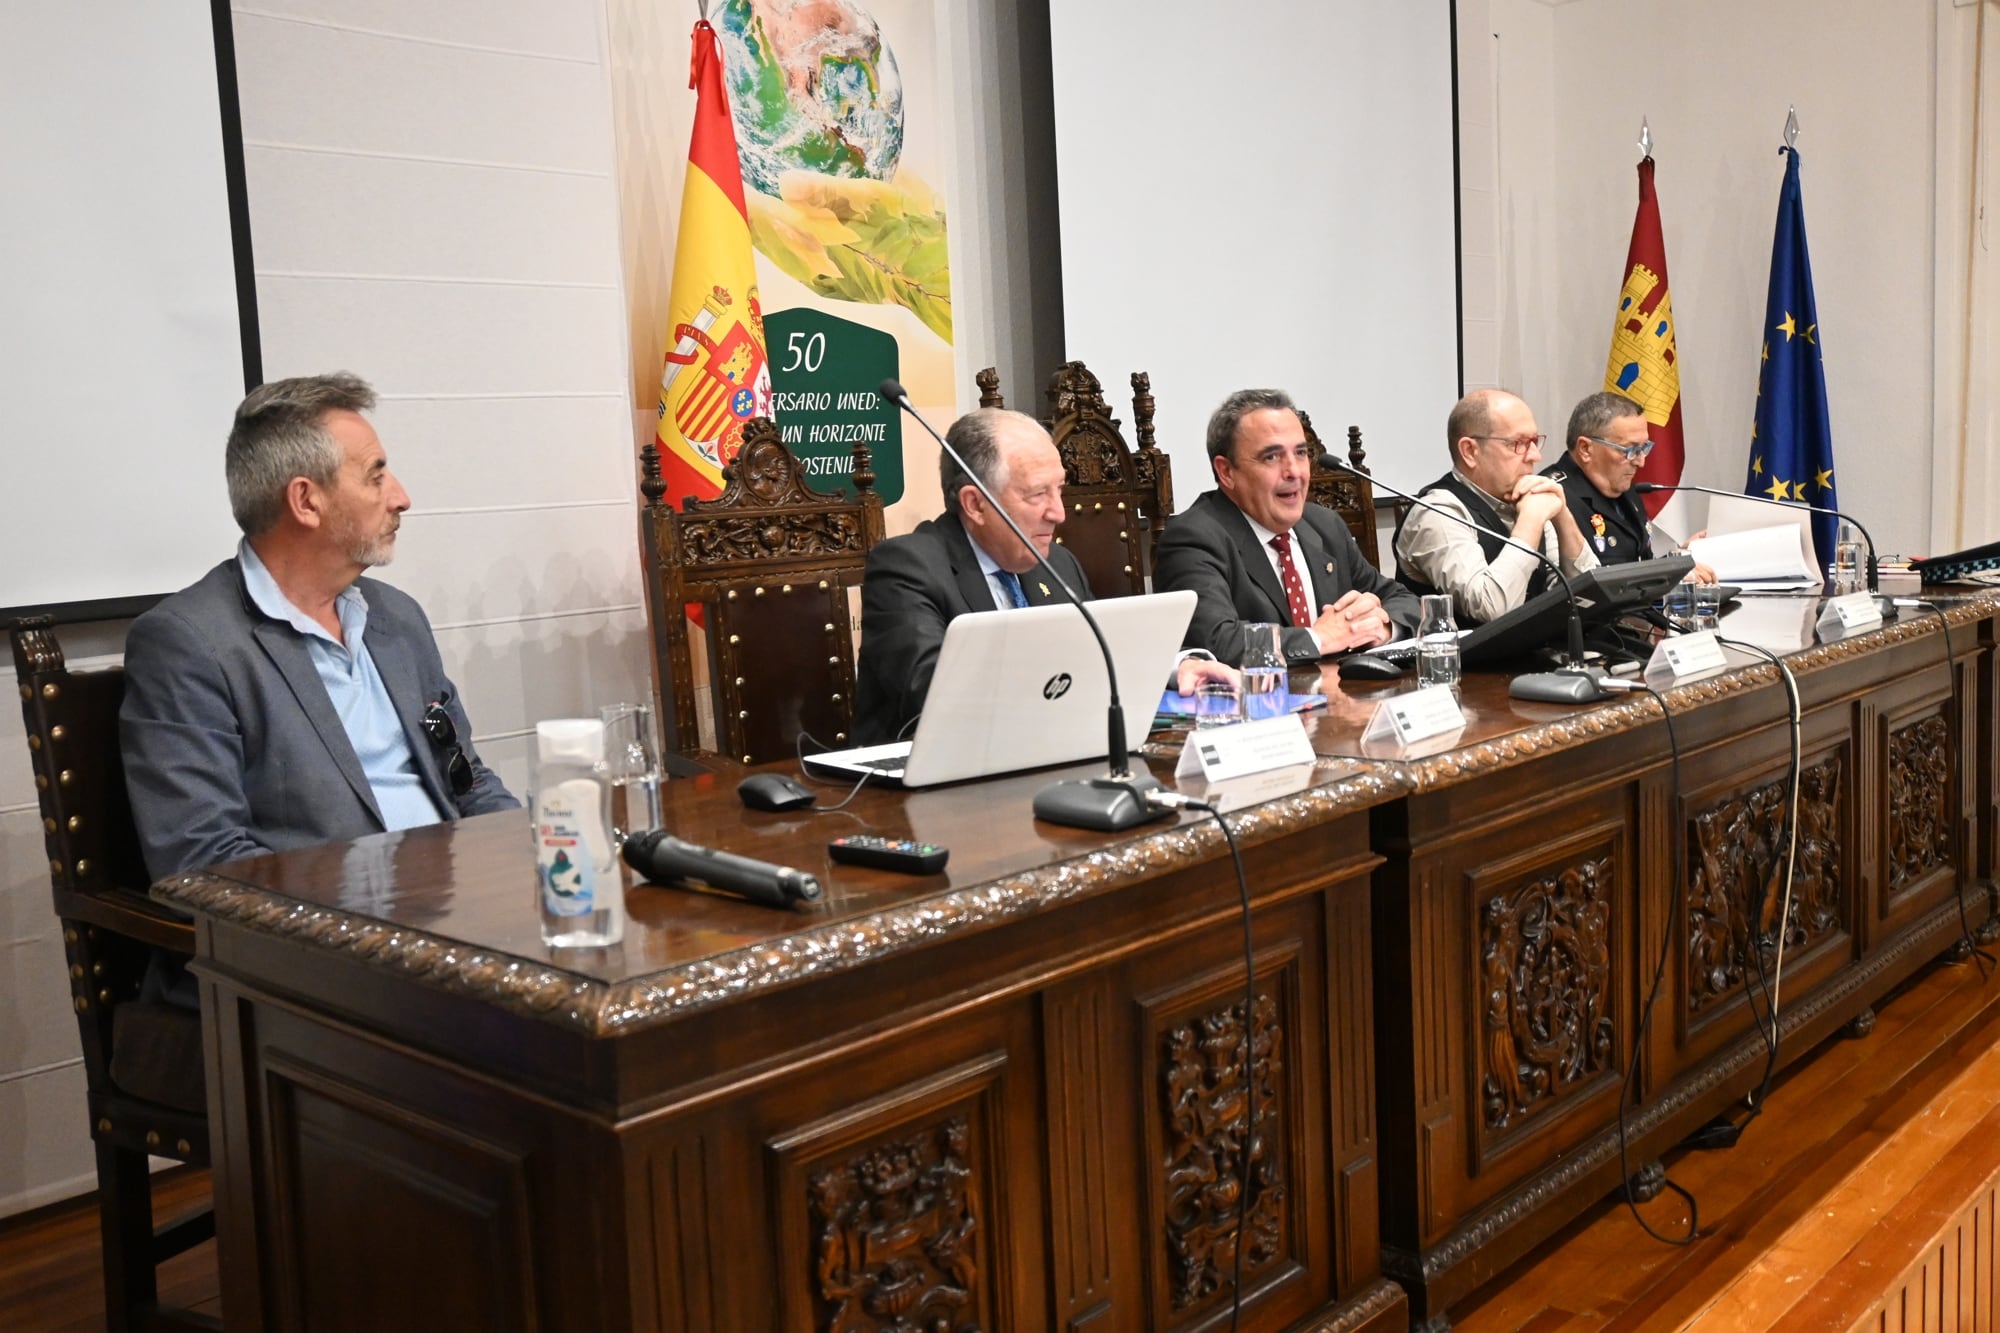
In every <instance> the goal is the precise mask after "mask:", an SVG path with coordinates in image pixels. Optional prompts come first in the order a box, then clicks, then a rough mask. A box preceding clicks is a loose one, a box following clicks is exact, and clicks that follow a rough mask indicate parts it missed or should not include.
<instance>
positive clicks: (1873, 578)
mask: <svg viewBox="0 0 2000 1333" xmlns="http://www.w3.org/2000/svg"><path fill="white" fill-rule="evenodd" d="M1632 489H1633V490H1635V491H1637V492H1638V493H1639V494H1641V495H1653V494H1665V493H1667V492H1669V491H1700V492H1701V493H1702V494H1703V495H1719V496H1721V497H1722V498H1723V499H1725V500H1755V501H1756V502H1757V503H1758V504H1760V505H1777V506H1779V507H1780V508H1782V509H1804V510H1808V511H1809V512H1811V513H1815V514H1831V515H1833V517H1835V518H1837V519H1839V520H1840V521H1841V522H1843V523H1852V524H1853V525H1854V530H1855V531H1856V532H1859V533H1860V534H1861V540H1862V541H1864V542H1867V543H1868V591H1870V592H1880V591H1881V590H1882V584H1881V579H1880V578H1879V576H1878V575H1877V573H1876V569H1875V539H1874V538H1873V537H1871V536H1869V535H1868V529H1866V528H1864V527H1862V526H1861V520H1860V519H1858V518H1856V517H1854V515H1852V514H1849V513H1846V512H1844V511H1842V510H1839V509H1828V508H1825V507H1824V506H1822V505H1809V504H1807V503H1806V502H1805V501H1804V500H1773V499H1772V498H1771V497H1770V496H1768V495H1751V494H1748V493H1747V492H1744V491H1724V490H1718V489H1716V488H1715V487H1713V486H1695V485H1692V484H1689V483H1685V482H1682V483H1677V484H1675V485H1672V486H1668V485H1664V484H1662V483H1660V482H1656V481H1637V482H1634V483H1632ZM1814 555H1815V558H1817V555H1818V552H1814Z"/></svg>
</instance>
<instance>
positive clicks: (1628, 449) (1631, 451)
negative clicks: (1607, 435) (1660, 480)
mask: <svg viewBox="0 0 2000 1333" xmlns="http://www.w3.org/2000/svg"><path fill="white" fill-rule="evenodd" d="M1583 438H1584V439H1586V440H1589V441H1590V442H1591V443H1592V444H1601V445H1603V446H1604V447H1605V448H1606V449H1615V450H1617V451H1618V452H1619V454H1621V455H1623V457H1624V459H1625V461H1626V462H1628V463H1643V462H1645V461H1646V455H1647V454H1650V453H1652V452H1653V442H1652V441H1651V440H1647V441H1646V442H1645V443H1643V444H1620V443H1618V441H1616V440H1607V439H1604V438H1602V437H1601V436H1597V435H1586V436H1584V437H1583Z"/></svg>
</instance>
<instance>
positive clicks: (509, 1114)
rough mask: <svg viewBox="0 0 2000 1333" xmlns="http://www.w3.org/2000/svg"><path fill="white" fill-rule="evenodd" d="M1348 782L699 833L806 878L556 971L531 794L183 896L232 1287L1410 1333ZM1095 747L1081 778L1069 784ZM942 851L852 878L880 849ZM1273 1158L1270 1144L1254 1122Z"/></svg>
mask: <svg viewBox="0 0 2000 1333" xmlns="http://www.w3.org/2000/svg"><path fill="white" fill-rule="evenodd" d="M1365 768H1366V766H1364V765H1352V764H1346V763H1341V762H1332V763H1329V764H1323V765H1320V766H1318V767H1317V768H1315V769H1305V768H1300V769H1295V770H1293V771H1292V773H1291V775H1290V776H1289V778H1285V779H1281V780H1280V781H1279V782H1278V783H1277V784H1276V785H1272V783H1271V782H1270V781H1269V780H1267V781H1266V782H1265V783H1263V784H1261V785H1260V786H1259V787H1258V788H1256V791H1257V794H1258V803H1257V804H1256V805H1254V806H1253V807H1251V808H1248V809H1246V810H1245V811H1244V812H1243V813H1242V815H1241V821H1240V822H1239V823H1236V824H1235V827H1236V828H1237V829H1238V832H1239V837H1240V838H1241V840H1242V841H1243V843H1244V845H1245V848H1246V854H1247V858H1248V862H1249V866H1250V872H1251V884H1252V887H1253V897H1254V902H1255V915H1256V931H1255V941H1256V946H1255V948H1256V972H1257V1002H1256V1005H1255V1013H1254V1019H1253V1026H1254V1037H1253V1047H1254V1067H1255V1078H1256V1101H1257V1107H1258V1113H1257V1124H1256V1132H1255V1135H1254V1136H1246V1133H1245V1130H1246V1125H1245V1096H1244V1093H1245V1090H1244V1088H1243V1087H1242V1085H1241V1082H1240V1079H1239V1077H1238V1075H1237V1069H1238V1066H1239V1061H1240V1053H1241V1051H1242V1049H1243V1043H1244V1040H1245V1038H1244V1022H1245V1016H1244V1014H1243V1011H1242V1003H1241V995H1242V992H1243V976H1242V957H1243V954H1242V945H1241V942H1240V936H1239V929H1238V920H1239V917H1238V906H1237V888H1236V882H1235V879H1234V876H1233V875H1232V874H1231V873H1230V871H1229V868H1228V862H1227V860H1226V857H1225V854H1224V846H1223V842H1222V839H1221V836H1220V834H1219V833H1218V832H1217V831H1216V829H1215V827H1214V825H1213V823H1212V822H1210V821H1206V820H1205V818H1204V819H1196V818H1195V817H1193V816H1192V815H1189V816H1185V817H1184V818H1183V820H1182V822H1180V823H1178V824H1172V823H1170V824H1163V825H1155V826H1152V827H1150V828H1147V829H1143V830H1140V831H1138V832H1137V834H1136V835H1134V834H1127V835H1120V836H1117V837H1107V836H1104V835H1097V834H1086V833H1078V832H1074V831H1070V830H1063V829H1057V828H1053V827H1050V826H1045V825H1039V824H1036V823H1035V822H1034V821H1033V819H1032V818H1031V815H1030V810H1029V802H1030V800H1031V798H1032V795H1033V793H1034V791H1035V790H1036V789H1038V788H1039V787H1040V786H1041V785H1042V784H1043V783H1044V782H1046V781H1047V780H1048V779H1049V776H1050V775H1048V774H1038V775H1031V776H1026V777H1021V778H1016V779H1008V780H1002V781H997V782H991V783H984V784H979V785H976V786H967V787H959V788H951V789H946V790H939V791H929V792H919V793H913V794H909V795H903V794H896V793H868V794H864V796H863V797H862V799H861V800H859V801H857V802H856V803H855V804H854V806H852V807H851V813H850V814H841V815H832V816H807V815H762V814H752V813H748V812H745V811H744V810H743V809H741V808H740V806H739V805H738V803H737V801H736V799H735V797H734V794H733V790H732V785H733V784H730V783H728V782H727V781H725V780H722V779H718V778H715V777H705V778H698V779H692V780H688V781H684V782H674V783H670V784H668V787H667V789H666V792H665V805H666V815H667V819H668V822H669V826H670V827H673V828H675V829H677V830H679V831H680V832H681V833H683V834H684V835H686V836H688V837H690V838H693V839H697V840H699V841H701V842H704V843H708V844H711V845H721V846H725V847H730V848H734V849H737V850H741V851H744V852H746V853H749V854H752V855H757V856H761V857H764V858H766V859H770V860H775V861H782V862H786V863H790V864H795V865H800V866H803V867H806V868H809V869H812V870H814V871H816V872H818V873H819V874H820V875H821V876H822V878H823V880H824V881H825V883H826V885H827V894H826V897H825V898H824V900H823V901H822V902H821V903H820V904H819V905H817V906H816V908H815V910H813V911H811V912H808V913H802V914H799V915H788V914H781V913H775V912H770V911H766V910H764V909H761V908H757V907H753V906H750V905H747V904H739V903H736V902H733V901H730V900H727V899H719V898H708V897H703V896H700V895H696V894H691V893H686V892H677V891H671V890H664V889H653V888H642V889H637V890H635V891H634V892H633V893H632V894H631V896H630V916H631V920H630V924H629V926H628V929H627V933H626V937H625V942H624V943H623V945H622V946H620V947H619V948H616V949H613V950H608V951H602V952H595V953H579V954H574V955H566V956H563V957H560V958H555V957H551V955H550V953H549V951H547V950H545V949H543V948H542V946H541V944H540V942H539V937H538V935H537V926H536V917H535V914H534V911H533V880H532V869H531V860H530V857H529V850H528V840H527V836H526V834H527V830H526V828H525V824H524V820H525V816H522V815H518V814H515V815H493V816H486V817H483V818H479V819H473V820H469V821H466V822H465V823H463V824H461V825H459V826H458V827H456V828H433V829H422V830H414V831H411V832H409V833H405V834H401V835H395V834H391V835H382V836H377V837H372V838H364V839H361V840H359V841H357V842H354V843H350V844H342V845H335V846H330V847H325V848H319V849H312V850H306V851H299V852H293V853H288V854H285V855H280V856H271V857H262V858H256V859H253V860H248V861H244V862H239V863H236V864H233V865H230V866H224V867H220V868H218V869H216V870H214V871H212V872H209V873H203V874H197V875H190V876H184V877H180V878H177V879H174V880H170V881H168V882H166V883H164V884H163V885H161V886H159V887H158V888H157V889H156V892H157V893H159V894H161V895H162V896H164V897H166V898H169V899H171V900H173V901H176V902H178V903H181V904H183V905H185V906H187V907H189V908H191V909H193V910H194V911H195V912H196V913H197V918H198V923H199V937H200V958H199V960H198V962H197V970H198V972H199V975H200V976H201V978H202V993H203V1004H204V1014H205V1021H206V1024H207V1030H206V1038H207V1051H208V1060H209V1071H210V1082H209V1087H210V1090H211V1091H210V1096H211V1105H212V1110H213V1120H212V1123H213V1124H214V1125H215V1126H216V1135H217V1142H216V1153H215V1163H216V1166H215V1180H216V1193H217V1213H218V1219H219V1237H220V1244H221V1256H222V1278H223V1303H224V1311H225V1318H226V1321H227V1323H228V1326H229V1328H230V1329H231V1330H232V1333H245V1331H246V1330H257V1329H294V1328H303V1327H308V1326H309V1327H311V1328H313V1329H357V1330H360V1329H365V1330H368V1331H369V1333H380V1331H381V1330H386V1329H402V1328H408V1329H441V1328H465V1329H474V1328H476V1329H481V1330H489V1329H491V1330H501V1329H539V1330H570V1329H574V1330H591V1331H592V1333H605V1331H608V1330H640V1329H645V1330H653V1329H658V1330H701V1329H714V1330H726V1331H727V1333H743V1331H745V1330H760V1329H787V1330H792V1329H797V1330H805V1329H828V1330H836V1329H837V1330H842V1333H860V1331H861V1330H883V1331H885V1333H886V1331H888V1330H911V1331H912V1333H914V1331H915V1330H925V1331H926V1333H928V1331H929V1330H972V1329H983V1330H989V1331H990V1333H1007V1331H1011V1330H1021V1329H1053V1328H1067V1329H1107V1330H1109V1329H1121V1330H1122V1329H1179V1328H1197V1327H1209V1328H1212V1327H1215V1326H1216V1321H1217V1320H1218V1319H1220V1320H1223V1321H1225V1322H1226V1320H1227V1317H1228V1296H1229V1285H1230V1272H1231V1268H1232V1264H1233V1261H1234V1257H1235V1239H1236V1234H1237V1226H1236V1219H1237V1214H1238V1211H1239V1205H1238V1198H1237V1191H1236V1186H1235V1181H1236V1174H1237V1169H1238V1162H1239V1161H1240V1160H1241V1155H1242V1154H1243V1153H1244V1152H1245V1151H1248V1152H1249V1153H1250V1155H1251V1157H1252V1163H1253V1167H1252V1170H1253V1175H1254V1178H1255V1181H1256V1187H1255V1190H1254V1191H1253V1194H1252V1202H1251V1205H1250V1208H1249V1226H1248V1232H1249V1241H1248V1249H1247V1251H1246V1254H1245V1259H1246V1264H1245V1268H1246V1283H1245V1286H1246V1290H1247V1291H1248V1293H1249V1299H1248V1301H1247V1306H1246V1314H1245V1319H1244V1326H1245V1327H1246V1328H1255V1329H1267V1330H1269V1329H1280V1328H1296V1329H1314V1330H1333V1329H1358V1328H1376V1329H1389V1328H1395V1329H1400V1328H1402V1327H1404V1326H1405V1325H1406V1322H1407V1305H1406V1302H1405V1299H1404V1296H1403V1294H1402V1292H1401V1290H1400V1289H1399V1288H1397V1287H1396V1286H1395V1285H1394V1284H1393V1283H1391V1282H1389V1281H1388V1280H1386V1279H1385V1278H1383V1277H1382V1276H1381V1269H1380V1245H1379V1239H1378V1232H1377V1224H1376V1219H1377V1193H1378V1191H1377V1184H1376V1164H1375V1157H1376V1148H1375V1143H1374V1132H1375V1131H1374V1125H1375V1091H1374V1085H1373V1083H1372V1081H1371V1078H1372V1070H1371V1056H1372V1050H1371V1047H1372V1040H1373V1016H1372V1012H1371V1003H1372V989H1371V984H1370V979H1369V968H1370V949H1369V941H1370V930H1369V904H1370V875H1371V871H1372V870H1373V869H1374V867H1375V865H1376V864H1377V863H1378V861H1379V858H1378V857H1376V856H1375V855H1374V854H1373V853H1371V852H1370V850H1369V848H1368V808H1369V807H1370V806H1371V805H1373V804H1375V803H1376V802H1379V801H1381V800H1384V799H1394V798H1395V797H1396V796H1398V795H1399V794H1400V792H1399V790H1398V789H1397V788H1396V786H1395V785H1394V784H1393V782H1388V781H1385V780H1384V779H1383V778H1382V777H1381V776H1380V775H1378V774H1372V773H1369V772H1366V771H1360V770H1364V769H1365ZM1083 771H1084V770H1079V771H1078V772H1079V773H1081V772H1083ZM864 828H868V829H876V830H880V831H883V832H886V833H891V834H896V835H901V836H912V837H916V838H919V839H923V840H927V841H932V842H937V843H942V844H945V845H948V846H949V847H950V848H951V850H952V859H951V863H950V866H949V867H948V873H947V874H945V875H939V876H933V877H929V878H922V879H910V878H905V877H900V876H894V875H890V874H887V873H884V872H879V871H866V870H858V869H855V868H852V867H840V868H837V869H836V868H834V867H832V866H830V865H829V864H828V863H827V861H826V858H825V853H824V846H825V841H826V839H828V838H830V837H834V836H838V835H839V834H841V833H845V832H852V831H858V830H860V829H864ZM1246 1140H1247V1141H1246Z"/></svg>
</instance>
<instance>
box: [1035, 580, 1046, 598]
mask: <svg viewBox="0 0 2000 1333" xmlns="http://www.w3.org/2000/svg"><path fill="white" fill-rule="evenodd" d="M1035 586H1036V587H1037V588H1040V589H1041V590H1042V596H1044V597H1047V596H1048V595H1049V585H1048V584H1046V583H1043V582H1042V581H1041V580H1040V579H1036V580H1035Z"/></svg>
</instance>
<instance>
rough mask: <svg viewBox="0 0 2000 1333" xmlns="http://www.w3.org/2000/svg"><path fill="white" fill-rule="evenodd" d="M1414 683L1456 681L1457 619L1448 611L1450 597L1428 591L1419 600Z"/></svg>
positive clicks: (1439, 683) (1438, 683) (1449, 682)
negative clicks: (1420, 616) (1415, 681)
mask: <svg viewBox="0 0 2000 1333" xmlns="http://www.w3.org/2000/svg"><path fill="white" fill-rule="evenodd" d="M1418 605H1419V606H1420V607H1421V608H1422V618H1421V619H1420V620H1419V621H1418V622H1417V684H1418V686H1419V687H1421V686H1424V685H1456V684H1458V677H1459V674H1460V669H1461V668H1460V663H1459V658H1458V621H1457V620H1455V619H1453V617H1452V614H1451V597H1450V596H1449V595H1448V594H1445V593H1428V594H1426V595H1425V596H1424V597H1423V599H1422V600H1421V601H1420V602H1419V603H1418Z"/></svg>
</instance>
